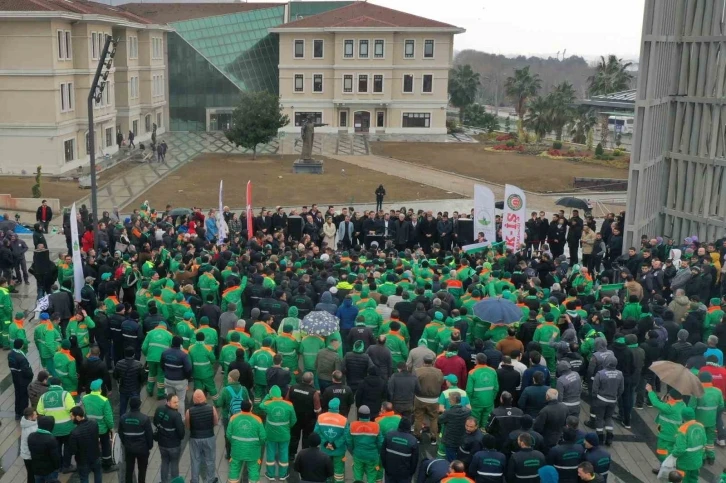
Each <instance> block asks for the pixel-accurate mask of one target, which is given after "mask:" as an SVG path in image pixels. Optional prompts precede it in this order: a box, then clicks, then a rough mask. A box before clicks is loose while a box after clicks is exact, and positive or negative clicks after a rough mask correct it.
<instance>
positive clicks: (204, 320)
mask: <svg viewBox="0 0 726 483" xmlns="http://www.w3.org/2000/svg"><path fill="white" fill-rule="evenodd" d="M199 323H200V324H201V325H209V317H207V316H206V315H203V316H202V317H201V318H200V319H199Z"/></svg>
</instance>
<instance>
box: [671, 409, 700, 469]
mask: <svg viewBox="0 0 726 483" xmlns="http://www.w3.org/2000/svg"><path fill="white" fill-rule="evenodd" d="M681 414H682V416H683V424H682V425H681V426H680V427H679V428H678V431H676V435H675V442H674V444H673V453H672V454H673V456H675V458H676V469H677V470H678V471H679V472H680V473H681V474H682V475H683V483H698V474H699V473H700V471H701V467H702V466H703V459H704V455H705V448H706V430H705V429H704V428H703V425H702V424H701V423H699V422H698V421H696V413H695V412H694V411H693V409H692V408H688V407H687V408H685V409H683V411H682V413H681Z"/></svg>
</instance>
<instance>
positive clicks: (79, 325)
mask: <svg viewBox="0 0 726 483" xmlns="http://www.w3.org/2000/svg"><path fill="white" fill-rule="evenodd" d="M95 328H96V323H95V322H94V321H93V319H92V318H90V317H89V316H87V315H86V317H84V319H83V320H80V321H79V320H76V319H75V317H74V318H72V319H71V321H70V322H68V327H67V328H66V331H67V333H68V337H70V336H72V335H75V336H76V338H78V347H80V348H81V349H84V348H86V347H88V345H89V344H90V343H91V342H90V338H89V334H88V329H95Z"/></svg>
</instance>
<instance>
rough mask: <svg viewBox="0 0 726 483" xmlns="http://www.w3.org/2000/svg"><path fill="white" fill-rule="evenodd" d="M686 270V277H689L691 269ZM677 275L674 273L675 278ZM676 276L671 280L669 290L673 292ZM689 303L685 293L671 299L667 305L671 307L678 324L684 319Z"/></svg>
mask: <svg viewBox="0 0 726 483" xmlns="http://www.w3.org/2000/svg"><path fill="white" fill-rule="evenodd" d="M686 272H687V273H688V277H689V278H690V276H691V271H690V270H686ZM679 273H680V272H679ZM677 277H678V275H676V278H677ZM676 278H674V279H673V282H671V290H673V291H674V292H675V290H676V288H674V286H673V283H674V282H675V280H676ZM679 288H682V287H679ZM690 305H691V302H690V300H688V297H686V296H685V295H679V296H677V297H675V298H674V299H673V301H672V302H671V303H670V304H669V305H668V308H669V309H671V311H672V312H673V319H674V320H675V321H676V322H677V323H679V324H680V323H682V322H683V321H684V320H685V318H686V314H687V313H688V309H689V307H690Z"/></svg>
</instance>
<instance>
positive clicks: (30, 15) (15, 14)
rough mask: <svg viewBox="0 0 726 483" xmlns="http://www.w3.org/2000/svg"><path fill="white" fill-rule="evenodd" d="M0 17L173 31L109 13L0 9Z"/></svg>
mask: <svg viewBox="0 0 726 483" xmlns="http://www.w3.org/2000/svg"><path fill="white" fill-rule="evenodd" d="M0 19H16V20H50V19H61V20H73V21H79V20H80V21H83V22H96V23H108V24H112V25H114V26H118V27H129V28H135V29H148V30H164V31H167V32H173V31H174V29H173V28H172V27H169V26H168V25H159V24H145V23H139V22H133V21H131V20H128V19H123V18H118V17H111V16H109V15H98V14H95V13H93V14H83V13H73V12H62V11H33V10H30V11H12V10H4V11H0Z"/></svg>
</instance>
